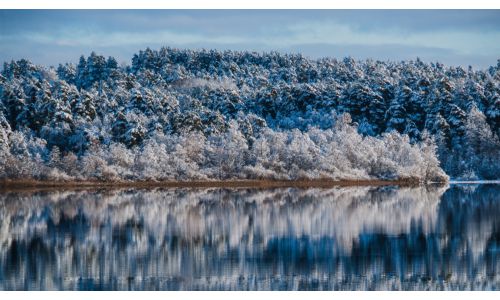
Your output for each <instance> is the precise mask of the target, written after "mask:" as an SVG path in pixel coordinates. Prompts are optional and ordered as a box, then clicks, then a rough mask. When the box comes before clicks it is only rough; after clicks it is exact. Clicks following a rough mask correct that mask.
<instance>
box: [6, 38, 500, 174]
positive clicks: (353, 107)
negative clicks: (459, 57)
mask: <svg viewBox="0 0 500 300" xmlns="http://www.w3.org/2000/svg"><path fill="white" fill-rule="evenodd" d="M499 83H500V61H499V62H498V64H497V65H496V66H492V67H490V68H489V69H487V70H481V71H477V70H473V69H472V68H468V69H464V68H462V67H447V66H444V65H442V64H440V63H431V64H427V63H424V62H422V61H420V60H418V59H417V60H416V61H403V62H381V61H373V60H365V61H355V60H354V59H352V58H345V59H343V60H337V59H333V58H324V59H318V60H313V59H308V58H306V57H304V56H302V55H295V54H293V55H292V54H280V53H276V52H271V53H254V52H235V51H215V50H210V51H209V50H199V51H193V50H179V49H172V48H162V49H160V50H159V51H155V50H151V49H146V50H144V51H140V52H139V53H138V54H136V55H134V56H133V58H132V64H131V65H125V64H123V65H119V64H118V62H117V61H116V59H114V58H113V57H108V58H105V57H104V56H101V55H98V54H96V53H91V54H90V56H88V57H84V56H82V57H81V58H80V61H79V63H78V64H77V65H76V66H75V65H73V64H69V63H65V64H60V65H59V66H58V67H43V66H37V65H34V64H33V63H31V62H30V61H28V60H24V59H22V60H19V61H12V62H10V63H4V66H3V70H2V73H1V77H0V95H1V101H0V178H4V179H16V178H23V179H26V178H33V179H40V180H89V179H97V180H193V179H197V180H212V179H214V180H218V179H300V178H308V179H315V178H330V179H402V178H411V179H418V180H420V181H443V180H446V179H447V175H446V174H445V173H444V172H443V170H442V169H441V168H443V169H444V171H445V172H446V173H447V174H448V175H450V176H451V177H452V178H468V179H471V178H480V179H493V178H495V179H496V178H498V176H499V174H500V160H499V159H498V158H499V157H500V142H499V135H500V97H499V95H500V86H499Z"/></svg>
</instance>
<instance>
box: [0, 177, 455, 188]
mask: <svg viewBox="0 0 500 300" xmlns="http://www.w3.org/2000/svg"><path fill="white" fill-rule="evenodd" d="M428 184H446V182H443V183H421V182H419V181H417V180H414V179H398V180H381V179H363V180H352V179H349V180H333V179H300V180H270V179H244V180H213V181H210V180H193V181H97V180H95V181H42V180H0V191H5V190H22V189H33V188H43V189H66V188H279V187H297V188H330V187H347V186H406V187H408V186H419V185H428Z"/></svg>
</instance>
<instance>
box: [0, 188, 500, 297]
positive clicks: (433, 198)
mask: <svg viewBox="0 0 500 300" xmlns="http://www.w3.org/2000/svg"><path fill="white" fill-rule="evenodd" d="M499 195H500V185H498V184H482V185H471V184H463V185H455V184H454V185H450V186H445V187H439V186H427V187H419V188H397V187H338V188H332V189H319V188H315V189H299V188H278V189H221V188H212V189H201V188H200V189H196V188H176V189H116V190H114V189H100V190H50V189H48V190H32V191H3V192H0V290H498V289H500V272H499V271H500V197H499Z"/></svg>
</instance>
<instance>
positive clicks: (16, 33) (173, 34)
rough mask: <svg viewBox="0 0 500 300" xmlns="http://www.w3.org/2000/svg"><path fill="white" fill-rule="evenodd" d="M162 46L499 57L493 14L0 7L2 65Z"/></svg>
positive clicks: (472, 59)
mask: <svg viewBox="0 0 500 300" xmlns="http://www.w3.org/2000/svg"><path fill="white" fill-rule="evenodd" d="M161 46H172V47H179V48H207V49H212V48H215V49H231V50H252V51H270V50H278V51H281V52H291V53H297V52H301V53H303V54H304V55H306V56H308V57H312V58H318V57H325V56H330V57H337V58H342V57H345V56H352V57H354V58H356V59H364V58H373V59H380V60H393V61H399V60H405V59H415V58H416V57H420V58H421V59H422V60H424V61H427V62H432V61H440V62H443V63H445V64H448V65H462V66H468V65H472V66H473V67H475V68H485V67H487V66H489V65H496V62H497V59H499V58H500V10H0V61H5V60H11V59H20V58H28V59H30V60H32V61H33V62H35V63H37V64H45V65H56V64H57V63H59V62H76V61H77V60H78V58H79V56H80V55H81V54H85V55H88V54H89V53H90V52H91V51H92V50H95V51H96V52H97V53H99V54H102V55H105V56H115V57H116V58H117V59H118V61H119V62H126V63H130V60H131V57H132V55H133V53H135V52H138V51H139V50H141V49H145V48H146V47H150V48H153V49H159V48H160V47H161Z"/></svg>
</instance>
